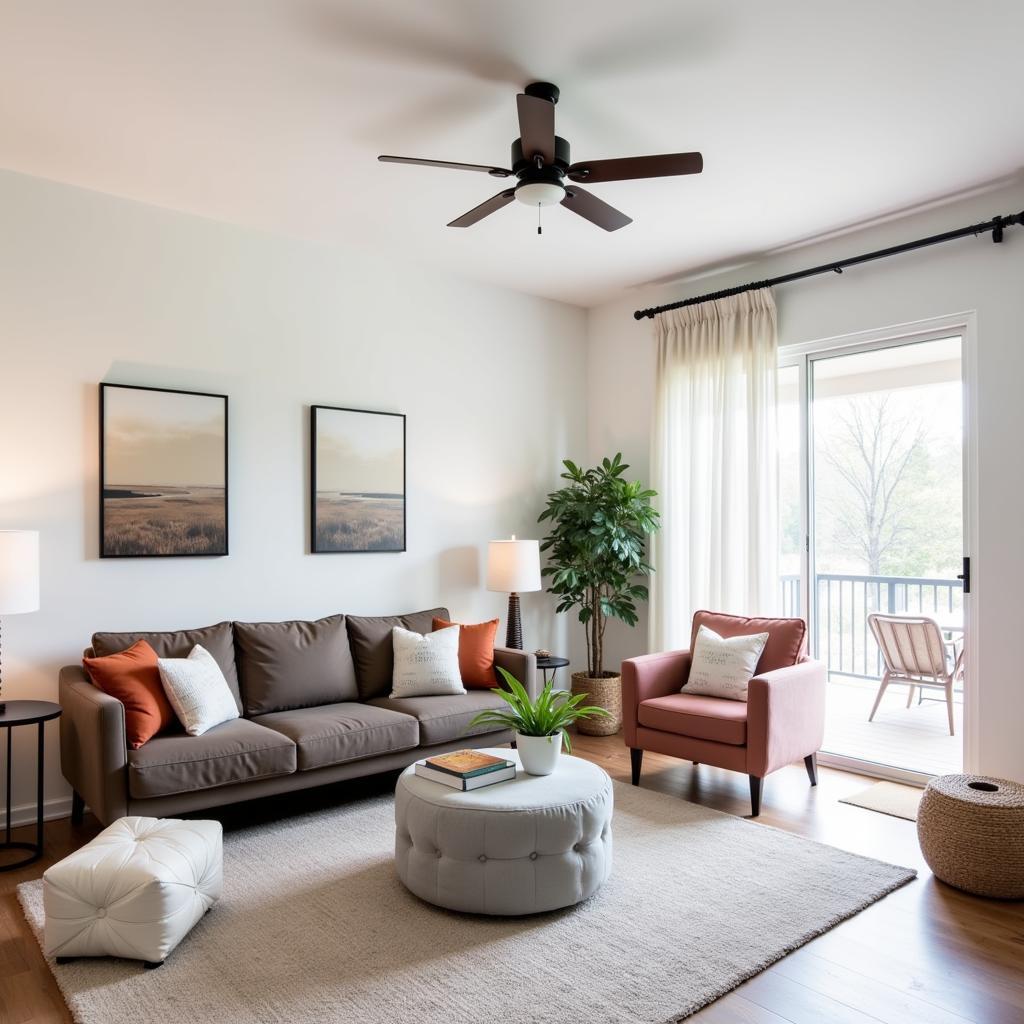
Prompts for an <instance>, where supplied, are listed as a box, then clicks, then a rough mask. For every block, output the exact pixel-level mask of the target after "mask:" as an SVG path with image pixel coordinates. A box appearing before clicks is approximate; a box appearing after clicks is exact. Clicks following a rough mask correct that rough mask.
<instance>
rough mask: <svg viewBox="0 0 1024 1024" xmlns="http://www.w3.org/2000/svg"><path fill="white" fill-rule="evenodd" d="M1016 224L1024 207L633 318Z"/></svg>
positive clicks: (997, 235) (995, 236) (997, 234)
mask: <svg viewBox="0 0 1024 1024" xmlns="http://www.w3.org/2000/svg"><path fill="white" fill-rule="evenodd" d="M1014 224H1018V225H1024V211H1022V212H1021V213H1011V214H1010V215H1009V216H1008V217H993V218H992V219H991V220H987V221H985V222H984V223H982V224H970V225H968V226H967V227H965V228H957V229H956V230H954V231H944V232H943V233H942V234H941V235H930V236H929V237H928V238H919V239H917V240H916V241H914V242H904V243H903V244H902V245H892V246H890V247H889V248H888V249H877V250H876V251H875V252H866V253H864V254H863V255H861V256H851V257H850V258H849V259H845V260H833V261H832V262H831V263H823V264H822V265H821V266H820V267H811V268H809V269H808V270H796V271H794V272H793V273H792V274H782V275H781V276H780V277H770V278H768V280H767V281H751V282H750V283H749V284H739V285H736V286H735V287H734V288H723V289H722V290H721V291H720V292H709V293H708V294H707V295H696V296H694V297H693V298H692V299H683V300H682V301H680V302H670V303H669V304H668V305H667V306H654V307H652V308H651V309H638V310H637V311H636V312H635V313H634V314H633V319H634V320H643V318H644V317H655V316H657V315H658V314H659V313H664V312H666V311H667V310H670V309H682V307H683V306H695V305H696V304H697V303H698V302H711V301H712V300H714V299H727V298H728V297H729V296H730V295H740V294H741V293H743V292H753V291H757V290H758V289H759V288H771V287H772V286H774V285H777V284H788V283H789V282H790V281H800V280H802V279H803V278H805V277H815V276H816V275H818V274H841V273H842V272H843V268H844V267H855V266H857V264H858V263H870V262H871V261H872V260H883V259H885V258H886V257H887V256H896V255H897V254H899V253H901V252H912V251H913V250H914V249H924V248H925V247H926V246H929V245H938V244H939V243H940V242H951V241H952V240H953V239H954V238H964V237H965V236H967V235H981V234H984V233H985V232H988V231H991V232H992V241H993V242H1001V241H1002V240H1003V228H1008V227H1012V226H1013V225H1014Z"/></svg>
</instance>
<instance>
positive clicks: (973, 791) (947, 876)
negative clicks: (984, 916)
mask: <svg viewBox="0 0 1024 1024" xmlns="http://www.w3.org/2000/svg"><path fill="white" fill-rule="evenodd" d="M917 837H918V840H919V841H920V843H921V852H922V853H923V854H924V859H925V860H926V861H927V862H928V866H929V867H930V868H931V869H932V871H933V872H934V874H935V877H936V878H939V879H941V880H942V881H943V882H945V883H947V885H952V886H954V887H956V888H957V889H963V890H964V891H965V892H970V893H974V894H975V895H977V896H992V897H995V898H997V899H1004V900H1015V899H1024V785H1021V784H1020V783H1019V782H1010V781H1009V780H1008V779H993V778H989V777H988V776H985V775H941V776H939V777H938V778H936V779H932V780H931V782H929V783H928V787H927V789H925V791H924V796H922V797H921V806H920V808H919V810H918V812H917Z"/></svg>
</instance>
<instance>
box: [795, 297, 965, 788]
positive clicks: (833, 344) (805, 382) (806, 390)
mask: <svg viewBox="0 0 1024 1024" xmlns="http://www.w3.org/2000/svg"><path fill="white" fill-rule="evenodd" d="M952 334H959V335H960V337H961V339H962V341H961V350H960V352H961V356H960V358H961V387H962V392H963V467H962V478H963V543H964V554H965V555H968V556H970V558H971V592H970V594H965V595H964V630H965V633H964V639H965V643H966V656H965V664H964V671H965V685H964V722H963V736H962V741H963V769H964V771H967V772H975V771H977V758H978V718H979V716H978V709H979V694H978V671H977V663H978V653H977V644H976V643H975V642H974V641H975V638H976V637H977V636H978V628H977V627H978V617H979V615H978V611H979V600H978V587H979V583H980V582H981V573H980V571H979V570H980V566H979V565H978V561H977V554H976V552H977V551H978V536H977V530H978V487H977V479H978V477H977V466H978V403H977V315H976V313H975V312H974V310H967V311H964V312H960V313H949V314H947V315H945V316H937V317H929V318H928V319H925V320H915V321H911V322H909V323H903V324H895V325H892V326H888V327H878V328H873V329H870V330H865V331H856V332H853V333H850V334H840V335H835V336H833V337H829V338H821V339H818V340H816V341H806V342H798V343H796V344H792V345H780V346H779V358H778V365H779V367H786V366H797V367H798V368H799V374H800V381H799V397H800V515H801V523H800V526H801V532H802V534H803V537H804V544H803V550H802V551H801V556H800V575H801V597H802V599H803V607H804V608H805V609H806V610H807V618H808V621H809V622H813V621H814V615H815V612H816V609H815V607H814V603H813V602H814V601H815V599H816V596H817V595H816V594H815V593H814V591H815V590H816V588H815V587H813V586H811V579H810V569H811V566H813V565H814V528H813V524H814V517H813V515H812V508H811V503H812V501H813V494H814V491H813V484H814V481H813V467H812V466H811V457H810V439H811V429H812V426H813V424H812V421H811V417H812V413H813V405H812V399H813V396H812V394H811V389H812V375H811V372H810V370H811V363H812V362H813V361H814V360H815V359H817V358H830V357H836V356H841V355H853V354H854V353H858V352H869V351H872V350H874V349H883V348H894V347H898V346H900V345H906V344H914V343H915V342H923V341H934V340H938V339H940V338H944V337H949V336H950V335H952ZM820 761H821V763H822V764H828V765H832V766H834V767H837V768H843V769H845V770H847V771H854V772H859V773H861V774H865V775H870V776H872V777H876V778H883V779H893V780H896V781H899V782H909V783H912V784H917V785H923V784H924V783H925V782H927V780H928V779H929V778H930V776H928V775H926V774H924V773H921V772H913V771H908V770H906V769H902V768H897V767H894V766H891V765H882V764H875V763H874V762H870V761H862V760H860V759H859V758H851V757H845V756H843V755H839V754H826V753H822V754H821V757H820Z"/></svg>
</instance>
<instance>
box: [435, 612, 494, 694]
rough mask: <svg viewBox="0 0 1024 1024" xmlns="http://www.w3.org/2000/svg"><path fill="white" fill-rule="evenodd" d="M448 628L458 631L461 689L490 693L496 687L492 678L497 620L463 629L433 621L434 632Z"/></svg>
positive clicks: (459, 624)
mask: <svg viewBox="0 0 1024 1024" xmlns="http://www.w3.org/2000/svg"><path fill="white" fill-rule="evenodd" d="M448 626H458V627H459V672H460V673H461V675H462V683H463V685H464V686H465V687H466V688H467V689H470V690H493V689H494V688H495V687H496V686H497V685H498V681H497V679H495V678H494V635H495V634H496V633H497V632H498V620H497V619H491V621H490V622H481V623H480V624H479V625H476V626H463V625H462V624H461V623H458V622H448V621H447V620H445V619H437V618H435V619H434V626H433V628H434V629H446V628H447V627H448Z"/></svg>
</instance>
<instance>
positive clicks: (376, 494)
mask: <svg viewBox="0 0 1024 1024" xmlns="http://www.w3.org/2000/svg"><path fill="white" fill-rule="evenodd" d="M310 437H311V448H312V473H311V480H312V487H311V490H312V495H311V507H312V523H311V537H312V549H313V553H314V554H326V553H339V552H354V551H404V550H405V417H404V416H403V415H401V414H400V413H393V412H366V411H365V410H361V409H336V408H333V407H331V406H326V405H314V406H313V407H312V410H311V420H310Z"/></svg>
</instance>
